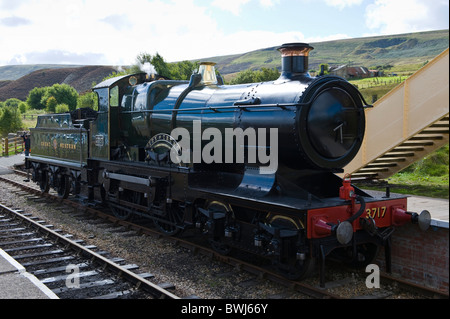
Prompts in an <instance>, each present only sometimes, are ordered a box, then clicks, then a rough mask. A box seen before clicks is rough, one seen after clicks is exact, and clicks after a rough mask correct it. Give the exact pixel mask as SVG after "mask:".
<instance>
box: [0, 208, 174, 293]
mask: <svg viewBox="0 0 450 319" xmlns="http://www.w3.org/2000/svg"><path fill="white" fill-rule="evenodd" d="M27 215H28V214H26V213H24V212H23V211H21V210H18V209H12V208H10V207H7V206H5V205H3V204H0V247H1V248H2V249H3V250H4V251H5V252H7V253H8V254H9V255H11V256H12V257H13V258H14V259H15V260H17V261H18V262H20V263H21V264H22V265H23V266H24V267H25V268H26V269H27V271H28V272H30V273H32V274H33V275H34V276H36V277H37V278H38V279H39V280H40V281H41V282H42V283H43V284H45V285H46V286H47V287H48V288H50V289H51V290H52V291H53V292H54V293H55V294H56V295H57V296H58V297H60V298H61V299H73V298H76V299H85V298H96V299H110V298H139V299H141V298H144V299H147V298H169V299H178V298H179V297H178V296H176V295H174V294H173V293H172V292H170V291H169V289H171V288H173V285H171V284H166V285H161V284H159V285H158V284H154V283H152V282H151V281H149V280H148V279H151V278H152V276H153V275H152V274H149V273H136V272H134V271H137V270H138V269H139V267H138V266H137V265H135V264H127V263H124V262H125V260H124V259H122V258H114V257H111V256H108V253H107V252H104V251H95V250H96V248H97V247H95V246H93V245H88V244H85V243H84V242H83V241H82V240H76V239H72V238H71V237H72V236H71V235H70V234H61V232H60V231H58V230H52V229H51V228H53V226H52V225H48V224H45V221H42V220H39V219H37V218H34V217H33V216H27Z"/></svg>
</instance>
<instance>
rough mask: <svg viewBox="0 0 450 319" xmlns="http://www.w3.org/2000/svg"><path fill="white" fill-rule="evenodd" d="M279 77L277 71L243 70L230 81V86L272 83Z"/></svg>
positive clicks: (262, 69)
mask: <svg viewBox="0 0 450 319" xmlns="http://www.w3.org/2000/svg"><path fill="white" fill-rule="evenodd" d="M279 77H280V72H278V70H277V69H268V68H261V70H250V69H247V70H244V71H241V72H239V73H238V75H237V76H236V77H235V78H234V79H233V80H231V84H243V83H256V82H265V81H274V80H276V79H278V78H279Z"/></svg>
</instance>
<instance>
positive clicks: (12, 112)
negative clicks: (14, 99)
mask: <svg viewBox="0 0 450 319" xmlns="http://www.w3.org/2000/svg"><path fill="white" fill-rule="evenodd" d="M22 127H23V123H22V119H21V118H20V111H19V110H18V108H16V107H11V106H5V107H3V108H2V111H1V114H0V133H1V134H2V135H6V134H8V133H9V132H15V131H18V130H20V129H22Z"/></svg>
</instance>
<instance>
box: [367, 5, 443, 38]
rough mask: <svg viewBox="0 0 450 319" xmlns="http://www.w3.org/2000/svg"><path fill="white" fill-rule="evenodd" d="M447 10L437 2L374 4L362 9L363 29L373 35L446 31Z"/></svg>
mask: <svg viewBox="0 0 450 319" xmlns="http://www.w3.org/2000/svg"><path fill="white" fill-rule="evenodd" d="M448 9H449V4H448V2H445V1H440V0H432V1H430V0H396V1H392V0H376V1H374V2H373V3H372V4H369V5H368V6H367V7H366V13H365V15H366V26H367V27H368V28H369V29H371V30H374V31H375V32H376V33H377V34H380V33H381V34H399V33H410V32H417V31H428V30H436V29H448ZM445 22H446V24H445Z"/></svg>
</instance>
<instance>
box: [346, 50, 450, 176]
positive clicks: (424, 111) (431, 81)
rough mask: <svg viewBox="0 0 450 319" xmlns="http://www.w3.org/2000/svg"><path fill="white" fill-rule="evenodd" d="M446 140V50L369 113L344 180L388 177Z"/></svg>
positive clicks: (447, 139)
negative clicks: (359, 142) (356, 152)
mask: <svg viewBox="0 0 450 319" xmlns="http://www.w3.org/2000/svg"><path fill="white" fill-rule="evenodd" d="M448 142H449V49H448V48H447V49H446V50H445V51H443V52H442V53H441V54H439V55H438V56H437V57H436V58H434V59H433V60H431V61H430V62H429V63H428V64H426V65H425V66H424V67H423V68H421V69H420V70H418V71H417V72H416V73H414V74H413V75H412V76H410V77H409V78H408V79H406V80H405V81H404V82H403V83H401V84H400V85H398V86H397V87H395V88H394V89H393V90H391V91H390V92H388V93H387V94H386V95H385V96H383V97H382V98H381V99H380V100H378V101H377V102H376V103H374V107H373V108H371V109H368V110H366V133H365V138H364V142H363V144H362V146H361V149H360V151H359V153H358V154H357V155H356V157H355V158H354V159H353V161H352V162H351V163H349V164H348V165H347V166H346V167H345V168H344V173H343V174H342V176H344V175H345V174H347V173H349V174H351V175H352V179H384V178H388V177H390V176H392V175H394V174H395V173H397V172H399V171H401V170H402V169H404V168H406V167H407V166H409V165H411V164H412V163H414V162H416V161H418V160H420V159H422V158H424V157H425V156H426V155H428V154H430V153H431V152H433V151H435V150H437V149H439V148H440V147H442V146H444V145H446V144H448Z"/></svg>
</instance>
